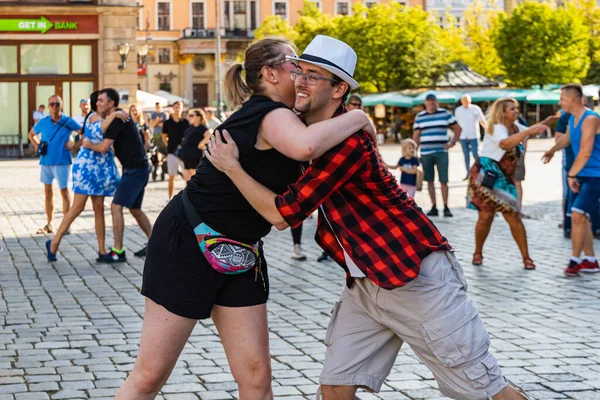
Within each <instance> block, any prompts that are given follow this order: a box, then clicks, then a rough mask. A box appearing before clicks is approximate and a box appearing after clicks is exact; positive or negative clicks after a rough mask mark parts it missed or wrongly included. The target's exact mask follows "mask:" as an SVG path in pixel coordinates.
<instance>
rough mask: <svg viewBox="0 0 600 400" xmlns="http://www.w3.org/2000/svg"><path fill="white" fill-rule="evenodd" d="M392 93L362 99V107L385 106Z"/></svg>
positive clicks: (371, 95) (372, 95)
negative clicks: (384, 102) (384, 103)
mask: <svg viewBox="0 0 600 400" xmlns="http://www.w3.org/2000/svg"><path fill="white" fill-rule="evenodd" d="M390 95H391V93H377V94H369V95H366V96H363V97H361V101H362V105H363V106H364V107H371V106H376V105H377V104H383V101H384V100H385V99H386V98H388V97H389V96H390Z"/></svg>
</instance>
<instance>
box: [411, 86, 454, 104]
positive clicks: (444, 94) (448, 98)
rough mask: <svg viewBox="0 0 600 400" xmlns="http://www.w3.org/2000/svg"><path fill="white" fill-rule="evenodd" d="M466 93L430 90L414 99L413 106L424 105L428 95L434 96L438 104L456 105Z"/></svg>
mask: <svg viewBox="0 0 600 400" xmlns="http://www.w3.org/2000/svg"><path fill="white" fill-rule="evenodd" d="M464 93H465V92H462V91H461V92H459V91H454V90H428V91H426V92H423V93H420V94H419V95H418V96H416V97H413V104H415V105H416V104H424V103H425V97H427V95H428V94H434V95H435V97H436V98H437V101H438V103H456V102H458V101H459V100H460V98H461V97H462V95H463V94H464Z"/></svg>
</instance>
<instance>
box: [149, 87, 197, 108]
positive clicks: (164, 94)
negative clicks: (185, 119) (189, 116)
mask: <svg viewBox="0 0 600 400" xmlns="http://www.w3.org/2000/svg"><path fill="white" fill-rule="evenodd" d="M154 94H155V95H156V96H160V97H164V98H165V99H167V101H168V102H169V104H173V103H175V102H176V101H182V102H183V104H184V105H186V106H187V105H189V104H190V101H189V100H188V99H186V98H183V97H181V96H177V95H174V94H172V93H169V92H167V91H166V90H159V91H158V92H154Z"/></svg>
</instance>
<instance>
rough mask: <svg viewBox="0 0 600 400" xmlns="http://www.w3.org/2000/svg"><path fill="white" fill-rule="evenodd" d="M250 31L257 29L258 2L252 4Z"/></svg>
mask: <svg viewBox="0 0 600 400" xmlns="http://www.w3.org/2000/svg"><path fill="white" fill-rule="evenodd" d="M250 29H251V30H255V29H256V1H254V0H253V1H251V2H250Z"/></svg>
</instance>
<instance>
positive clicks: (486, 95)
mask: <svg viewBox="0 0 600 400" xmlns="http://www.w3.org/2000/svg"><path fill="white" fill-rule="evenodd" d="M466 94H468V95H469V96H471V100H473V102H475V103H478V102H482V101H496V100H498V99H501V98H503V97H511V98H513V99H515V100H518V101H522V100H525V98H526V97H527V95H526V94H524V93H521V92H516V91H513V90H509V89H487V90H476V91H474V92H467V93H466Z"/></svg>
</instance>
